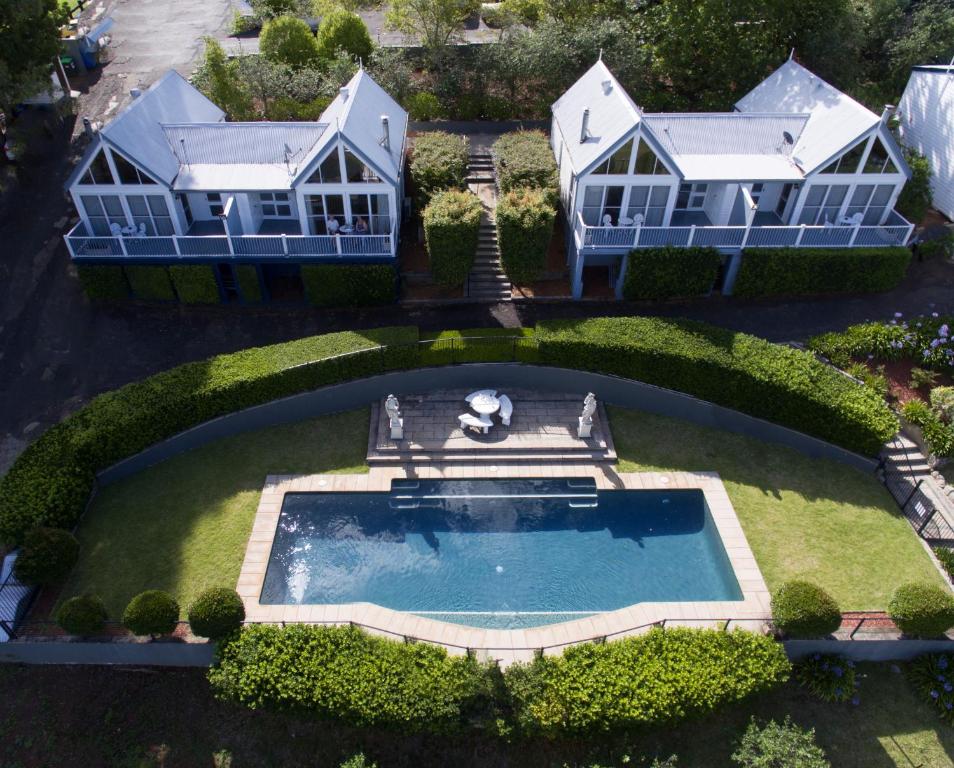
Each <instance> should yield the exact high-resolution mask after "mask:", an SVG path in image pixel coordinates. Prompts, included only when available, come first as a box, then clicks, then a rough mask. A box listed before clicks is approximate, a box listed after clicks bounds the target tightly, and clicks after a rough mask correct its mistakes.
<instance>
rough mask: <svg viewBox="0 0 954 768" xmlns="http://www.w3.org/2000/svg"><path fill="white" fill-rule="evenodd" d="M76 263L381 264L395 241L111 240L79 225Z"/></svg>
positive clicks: (73, 237) (70, 241) (72, 242)
mask: <svg viewBox="0 0 954 768" xmlns="http://www.w3.org/2000/svg"><path fill="white" fill-rule="evenodd" d="M65 239H66V246H67V248H69V251H70V255H71V256H72V257H73V258H74V259H76V260H78V261H83V260H86V259H104V258H107V259H108V258H112V257H134V258H146V259H149V258H155V259H164V260H166V259H177V258H181V259H189V260H193V259H205V258H207V259H210V260H213V259H214V260H215V261H221V260H228V259H233V258H234V259H237V260H243V261H248V260H255V261H283V260H288V259H291V260H294V259H299V258H328V259H335V258H349V259H350V258H362V257H367V258H382V257H389V256H394V235H393V233H392V234H388V235H238V236H229V235H207V236H202V237H195V236H186V235H168V236H156V237H112V236H105V237H103V236H97V235H87V234H86V228H85V227H84V225H83V223H82V222H80V223H79V224H77V225H76V226H75V227H73V229H72V230H70V232H69V233H68V234H67V235H66V237H65Z"/></svg>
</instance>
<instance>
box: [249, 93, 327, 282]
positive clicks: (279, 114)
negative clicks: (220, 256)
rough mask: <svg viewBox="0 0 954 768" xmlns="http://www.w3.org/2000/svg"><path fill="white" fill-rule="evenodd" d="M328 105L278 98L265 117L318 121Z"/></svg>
mask: <svg viewBox="0 0 954 768" xmlns="http://www.w3.org/2000/svg"><path fill="white" fill-rule="evenodd" d="M330 103H331V99H330V98H328V97H327V96H319V97H317V98H315V99H312V100H311V101H306V102H304V103H303V102H300V101H297V100H296V99H293V98H292V97H291V96H279V97H278V98H277V99H275V100H274V101H271V102H269V104H268V106H267V108H266V110H265V115H266V117H267V118H268V119H269V120H273V121H276V122H282V121H290V122H294V121H309V120H318V118H320V117H321V113H322V112H324V111H325V110H326V109H327V108H328V105H329V104H330ZM245 266H249V265H245Z"/></svg>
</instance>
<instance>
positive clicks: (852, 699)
mask: <svg viewBox="0 0 954 768" xmlns="http://www.w3.org/2000/svg"><path fill="white" fill-rule="evenodd" d="M851 703H852V704H854V705H855V706H856V707H857V706H858V705H859V704H860V703H861V699H859V698H858V697H857V696H852V697H851Z"/></svg>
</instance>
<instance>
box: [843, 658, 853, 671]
mask: <svg viewBox="0 0 954 768" xmlns="http://www.w3.org/2000/svg"><path fill="white" fill-rule="evenodd" d="M845 666H846V667H848V669H854V668H855V662H853V661H852V660H851V659H848V661H846V662H845Z"/></svg>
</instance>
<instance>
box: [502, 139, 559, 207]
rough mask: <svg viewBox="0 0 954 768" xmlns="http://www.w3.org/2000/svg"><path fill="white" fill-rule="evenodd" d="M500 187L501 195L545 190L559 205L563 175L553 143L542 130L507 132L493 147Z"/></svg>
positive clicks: (549, 197)
mask: <svg viewBox="0 0 954 768" xmlns="http://www.w3.org/2000/svg"><path fill="white" fill-rule="evenodd" d="M491 151H492V154H493V158H494V169H495V170H496V172H497V184H498V185H499V186H500V191H501V192H510V191H512V190H515V189H520V188H522V187H531V188H533V189H540V190H543V192H544V194H545V195H546V196H547V200H548V201H549V203H550V204H551V205H552V206H554V207H555V206H556V203H557V200H559V195H560V172H559V171H558V170H557V165H556V160H555V159H554V157H553V149H552V148H551V147H550V140H549V139H548V138H547V135H546V134H545V133H544V132H543V131H514V132H513V133H505V134H504V135H503V136H501V137H500V138H499V139H497V141H495V142H494V145H493V148H492V150H491Z"/></svg>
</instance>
